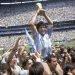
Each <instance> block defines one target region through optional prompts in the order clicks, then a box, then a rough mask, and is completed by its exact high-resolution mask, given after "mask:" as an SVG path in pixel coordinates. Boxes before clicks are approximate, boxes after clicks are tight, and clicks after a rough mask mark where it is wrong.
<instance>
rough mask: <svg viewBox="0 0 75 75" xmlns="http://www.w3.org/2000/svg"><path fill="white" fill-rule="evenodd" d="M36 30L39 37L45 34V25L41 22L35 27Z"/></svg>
mask: <svg viewBox="0 0 75 75" xmlns="http://www.w3.org/2000/svg"><path fill="white" fill-rule="evenodd" d="M36 28H37V30H38V32H39V33H40V34H41V35H44V34H45V33H46V25H45V23H44V22H43V21H40V22H39V23H38V24H37V25H36Z"/></svg>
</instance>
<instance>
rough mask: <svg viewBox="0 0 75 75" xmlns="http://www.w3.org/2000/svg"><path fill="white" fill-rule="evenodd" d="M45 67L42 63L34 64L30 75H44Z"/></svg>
mask: <svg viewBox="0 0 75 75" xmlns="http://www.w3.org/2000/svg"><path fill="white" fill-rule="evenodd" d="M43 73H44V67H43V65H42V64H41V63H40V62H36V63H34V64H33V65H32V66H31V67H30V69H29V75H43Z"/></svg>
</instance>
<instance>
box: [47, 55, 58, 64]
mask: <svg viewBox="0 0 75 75" xmlns="http://www.w3.org/2000/svg"><path fill="white" fill-rule="evenodd" d="M51 58H57V57H56V55H53V54H49V55H48V56H47V62H49V63H51Z"/></svg>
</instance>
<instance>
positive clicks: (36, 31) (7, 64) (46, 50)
mask: <svg viewBox="0 0 75 75" xmlns="http://www.w3.org/2000/svg"><path fill="white" fill-rule="evenodd" d="M39 15H40V16H43V17H44V18H45V19H46V20H47V22H48V24H49V25H48V26H46V25H45V23H44V22H42V21H40V22H39V23H38V24H35V21H36V18H37V16H39ZM30 25H31V28H32V32H33V39H34V43H35V46H36V50H34V51H32V49H30V52H27V51H26V50H25V46H19V41H20V40H21V37H19V38H18V39H17V41H16V43H15V46H14V47H13V48H12V49H10V50H9V51H3V53H2V55H0V75H75V48H69V47H68V48H65V46H64V45H60V46H59V47H57V45H55V46H54V47H53V48H52V47H51V32H52V27H53V22H52V21H51V19H50V18H49V17H48V15H47V14H46V12H45V10H44V9H38V10H37V12H36V13H35V15H34V16H33V17H32V19H31V21H30ZM35 25H36V26H35Z"/></svg>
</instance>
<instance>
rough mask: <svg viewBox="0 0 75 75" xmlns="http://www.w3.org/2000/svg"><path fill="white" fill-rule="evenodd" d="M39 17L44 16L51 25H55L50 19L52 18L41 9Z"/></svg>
mask: <svg viewBox="0 0 75 75" xmlns="http://www.w3.org/2000/svg"><path fill="white" fill-rule="evenodd" d="M39 15H41V16H44V17H45V19H46V20H47V22H48V24H49V25H53V21H52V20H51V19H50V17H49V16H48V15H47V14H46V12H45V10H44V9H40V12H39Z"/></svg>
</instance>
